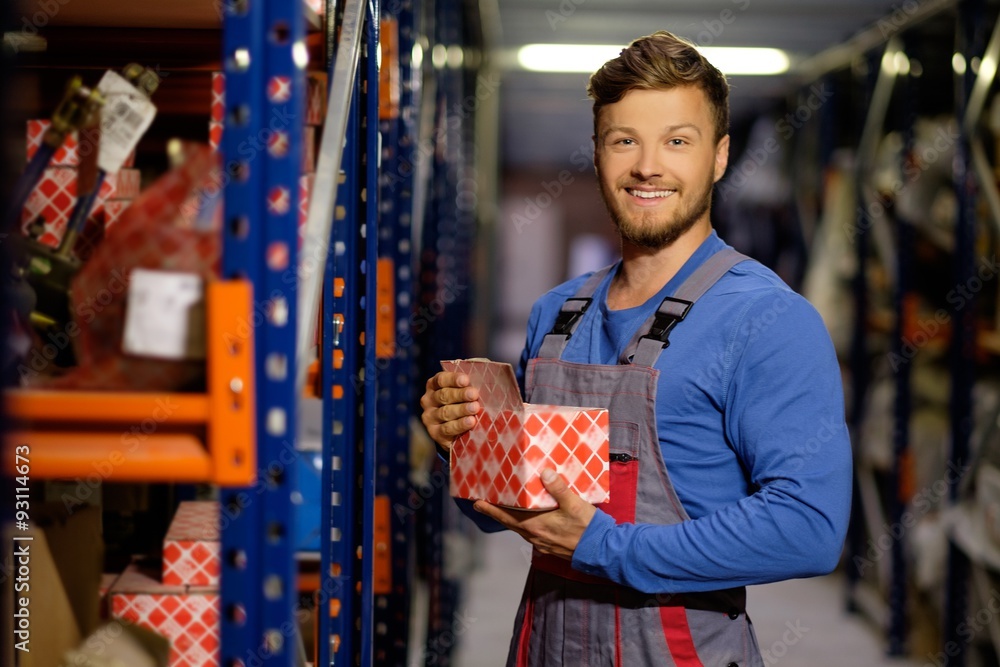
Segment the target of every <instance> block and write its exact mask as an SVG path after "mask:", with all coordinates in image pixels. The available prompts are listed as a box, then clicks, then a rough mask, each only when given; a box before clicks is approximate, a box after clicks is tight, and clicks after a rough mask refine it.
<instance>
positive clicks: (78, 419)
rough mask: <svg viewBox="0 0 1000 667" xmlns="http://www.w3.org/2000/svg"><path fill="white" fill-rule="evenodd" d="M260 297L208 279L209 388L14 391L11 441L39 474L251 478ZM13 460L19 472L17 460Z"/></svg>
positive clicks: (236, 481)
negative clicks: (256, 301)
mask: <svg viewBox="0 0 1000 667" xmlns="http://www.w3.org/2000/svg"><path fill="white" fill-rule="evenodd" d="M252 298H253V288H252V285H250V283H248V282H246V281H240V280H234V281H214V282H209V283H208V284H207V285H206V300H207V304H206V306H207V307H206V310H207V314H208V315H207V318H206V319H207V330H206V338H207V348H208V355H207V356H208V359H207V369H206V384H207V391H206V393H204V394H179V393H167V392H164V393H157V392H148V393H126V392H94V391H90V392H88V391H79V392H68V391H44V390H13V391H8V392H5V394H4V400H5V402H6V405H5V408H6V411H7V416H8V417H9V419H10V420H11V422H13V424H12V428H11V430H10V431H8V433H7V434H6V435H5V438H4V440H5V444H6V445H7V446H10V447H13V446H18V445H28V447H29V448H30V454H29V459H30V462H31V476H32V477H33V478H35V479H53V478H55V479H58V478H74V477H89V476H91V475H94V474H97V475H99V476H101V478H102V479H104V480H107V481H130V482H131V481H148V482H161V481H162V482H209V483H214V484H219V485H223V486H245V485H249V484H251V483H252V482H253V481H254V477H255V474H256V466H257V462H256V452H257V447H256V433H255V416H256V413H255V406H254V396H255V389H254V376H253V360H254V354H253V331H252V327H249V326H248V324H247V323H248V322H250V321H251V319H252V318H251V317H249V314H250V313H251V308H252V306H253V304H252ZM146 422H151V423H152V428H151V429H150V428H146V426H145V424H146ZM4 458H5V464H4V465H6V466H7V468H8V470H12V468H13V462H14V460H15V459H14V457H13V456H5V457H4Z"/></svg>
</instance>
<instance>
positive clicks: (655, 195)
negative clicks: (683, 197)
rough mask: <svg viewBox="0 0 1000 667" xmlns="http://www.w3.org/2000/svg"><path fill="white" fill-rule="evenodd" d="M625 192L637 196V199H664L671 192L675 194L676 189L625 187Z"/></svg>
mask: <svg viewBox="0 0 1000 667" xmlns="http://www.w3.org/2000/svg"><path fill="white" fill-rule="evenodd" d="M625 192H627V193H629V194H630V195H632V196H633V197H638V198H639V199H664V198H666V197H669V196H670V195H672V194H675V193H676V192H677V190H639V189H637V188H625Z"/></svg>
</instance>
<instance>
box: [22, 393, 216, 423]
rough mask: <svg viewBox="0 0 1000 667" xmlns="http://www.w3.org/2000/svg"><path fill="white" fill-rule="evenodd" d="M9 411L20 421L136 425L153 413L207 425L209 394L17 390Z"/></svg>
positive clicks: (172, 421)
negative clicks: (122, 423)
mask: <svg viewBox="0 0 1000 667" xmlns="http://www.w3.org/2000/svg"><path fill="white" fill-rule="evenodd" d="M5 399H6V407H7V411H8V412H9V413H10V414H12V415H14V416H15V417H16V418H17V420H18V421H32V422H44V423H49V424H59V423H75V424H106V423H108V422H124V423H133V424H137V423H139V422H141V421H142V420H143V419H148V418H149V417H150V416H151V415H154V414H164V415H166V416H169V419H170V423H171V424H204V423H205V422H207V421H208V417H209V412H208V397H207V396H205V395H204V394H127V393H123V392H113V391H108V392H100V393H96V392H83V391H44V390H39V389H28V390H16V391H11V392H9V393H7V394H6V396H5Z"/></svg>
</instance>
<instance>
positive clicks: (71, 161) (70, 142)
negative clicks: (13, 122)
mask: <svg viewBox="0 0 1000 667" xmlns="http://www.w3.org/2000/svg"><path fill="white" fill-rule="evenodd" d="M51 124H52V123H51V122H50V121H47V120H41V119H39V120H29V121H28V160H29V161H30V160H31V158H33V157H34V156H35V153H36V152H37V151H38V149H39V148H40V147H41V145H42V135H44V134H45V130H47V129H48V128H49V126H50V125H51ZM79 164H80V154H79V146H78V145H77V143H76V132H71V133H69V134H67V135H66V139H65V141H63V144H62V146H60V147H59V148H57V149H56V152H55V154H54V155H53V156H52V161H51V162H49V165H50V166H53V167H76V166H77V165H79Z"/></svg>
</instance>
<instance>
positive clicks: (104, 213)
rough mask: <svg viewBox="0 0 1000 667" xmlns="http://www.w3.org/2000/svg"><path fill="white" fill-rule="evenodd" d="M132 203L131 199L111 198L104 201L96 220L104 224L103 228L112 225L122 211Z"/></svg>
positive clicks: (120, 215)
mask: <svg viewBox="0 0 1000 667" xmlns="http://www.w3.org/2000/svg"><path fill="white" fill-rule="evenodd" d="M131 205H132V200H131V199H111V200H109V201H106V202H104V206H102V207H101V212H100V217H99V218H98V221H99V222H100V223H101V224H103V225H104V229H105V230H107V229H108V228H110V227H112V226H113V225H114V224H115V223H116V222H118V219H119V218H121V217H122V213H124V212H125V210H126V209H127V208H128V207H129V206H131Z"/></svg>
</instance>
